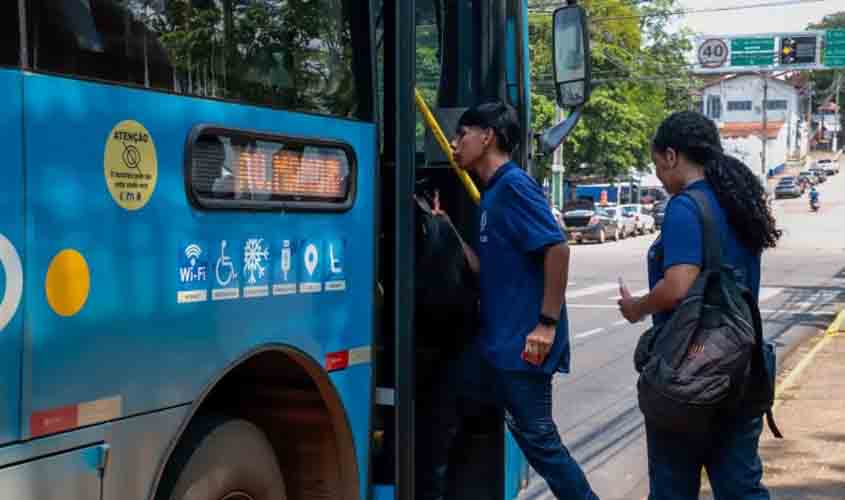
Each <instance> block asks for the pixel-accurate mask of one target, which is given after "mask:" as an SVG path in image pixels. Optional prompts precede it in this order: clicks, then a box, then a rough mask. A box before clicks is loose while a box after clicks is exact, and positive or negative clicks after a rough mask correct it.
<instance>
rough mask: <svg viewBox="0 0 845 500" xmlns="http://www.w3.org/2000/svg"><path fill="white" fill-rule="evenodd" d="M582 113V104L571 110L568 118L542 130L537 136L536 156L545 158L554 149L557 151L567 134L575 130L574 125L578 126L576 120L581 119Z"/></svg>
mask: <svg viewBox="0 0 845 500" xmlns="http://www.w3.org/2000/svg"><path fill="white" fill-rule="evenodd" d="M583 111H584V105H583V104H581V105H578V106H576V107H575V109H573V110H572V113H569V116H568V117H566V119H565V120H563V121H562V122H560V123H558V124H557V125H555V126H554V127H551V128H548V129H546V130H544V131H543V132H542V133H541V134H538V135H537V142H538V151H537V154H539V155H540V156H547V155H550V154H551V153H552V152H553V151H554V150H555V149H557V148H558V146H560V145H561V144H562V143H563V141H565V140H566V138H567V136H569V134H570V133H571V132H572V130H573V129H574V128H575V125H577V124H578V120H580V119H581V115H582V114H583Z"/></svg>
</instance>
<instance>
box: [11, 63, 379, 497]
mask: <svg viewBox="0 0 845 500" xmlns="http://www.w3.org/2000/svg"><path fill="white" fill-rule="evenodd" d="M24 87H25V95H26V98H25V105H24V108H25V114H26V146H25V149H26V154H27V155H28V158H27V174H28V179H29V180H28V182H27V188H26V195H27V210H28V212H27V224H28V227H27V238H28V244H29V247H28V259H27V275H28V276H29V277H30V281H29V286H28V287H27V290H26V304H27V316H26V317H27V322H28V325H29V328H28V330H29V334H30V335H31V343H30V345H29V346H28V350H27V352H26V353H25V356H24V359H25V366H24V373H25V374H26V376H27V378H28V384H27V387H28V389H29V392H28V394H25V398H24V401H25V408H24V409H23V415H24V419H25V421H24V422H23V428H24V434H25V436H26V437H35V436H38V435H45V434H50V433H53V432H61V431H64V430H68V429H69V428H73V427H75V426H79V425H84V424H85V423H86V422H87V423H96V422H97V421H107V420H111V419H116V418H123V417H128V416H131V415H137V414H139V413H144V412H151V411H156V410H159V409H161V408H167V407H172V406H176V405H181V404H185V403H189V402H191V401H193V400H194V399H195V398H196V397H197V396H198V395H199V394H200V392H201V391H202V390H204V389H207V388H208V385H209V384H210V383H211V382H212V381H213V380H215V379H216V378H217V377H218V376H219V375H220V373H221V372H222V371H223V370H224V369H225V368H227V367H228V366H230V364H231V363H232V362H234V361H235V360H237V359H239V358H241V357H242V356H243V355H244V354H245V353H247V352H250V351H252V350H254V349H255V348H257V347H258V346H262V345H268V344H283V345H288V346H292V347H293V348H295V349H297V350H299V351H302V352H303V353H305V354H306V355H307V356H309V357H311V358H312V359H314V360H315V361H316V362H317V363H318V364H319V365H321V366H322V365H323V364H324V360H325V359H326V355H327V354H328V353H333V352H338V351H345V350H348V349H351V348H359V350H363V351H364V352H365V353H366V355H365V356H363V357H362V358H361V359H360V363H361V366H355V367H350V368H349V369H348V370H346V372H348V373H344V372H336V373H335V374H333V375H332V380H333V381H334V382H335V383H336V384H339V385H341V386H354V387H355V390H354V391H352V390H347V389H346V388H345V387H339V391H338V392H339V394H340V395H341V398H342V401H343V403H344V405H345V408H346V410H347V414H348V415H349V422H350V425H351V426H352V428H353V433H354V435H355V439H356V446H357V447H358V450H357V455H358V457H359V460H361V462H360V463H359V473H360V474H361V478H362V484H366V481H365V480H364V479H365V478H366V477H367V476H366V475H367V467H366V465H367V461H366V460H363V457H366V452H367V448H368V442H369V440H368V438H367V432H368V425H369V411H370V410H369V408H370V393H371V391H370V390H369V389H367V390H361V388H362V387H366V388H369V387H370V375H371V363H370V362H369V348H370V345H371V343H372V333H373V299H374V279H373V276H374V258H373V255H374V252H375V248H374V245H375V234H374V231H375V228H374V224H373V220H374V218H375V213H374V192H373V185H374V178H373V170H374V162H375V144H376V138H375V126H374V125H373V124H369V123H362V122H355V121H350V120H340V119H336V118H331V117H325V116H316V115H303V114H295V113H288V112H284V111H279V110H274V109H267V108H259V107H253V106H245V105H239V104H234V103H227V102H220V101H212V100H206V99H198V98H191V97H184V96H177V95H172V94H165V93H160V92H150V91H144V90H140V89H132V88H127V87H121V86H114V85H107V84H101V83H95V82H88V81H81V80H75V79H69V78H62V77H54V76H49V75H42V74H27V75H26V78H25V82H24ZM124 120H134V121H136V122H138V123H140V124H142V125H143V126H144V127H145V129H146V130H147V131H148V132H149V135H150V137H151V138H152V141H153V142H154V145H155V151H156V157H157V163H158V167H157V170H158V174H157V180H156V185H155V189H154V191H153V194H152V196H151V198H150V200H149V202H148V203H147V204H146V205H145V206H144V207H143V208H140V209H138V210H135V211H129V210H125V209H124V208H121V206H119V205H118V204H117V203H116V202H115V200H114V199H113V198H112V196H111V194H110V193H109V190H108V188H107V185H106V178H105V174H104V150H105V146H106V141H107V139H108V138H109V137H110V136H111V134H112V130H113V128H114V127H115V126H116V125H117V124H119V123H121V122H123V121H124ZM199 124H210V125H214V126H219V127H223V128H231V129H243V130H255V131H260V132H262V133H268V134H279V135H283V136H293V137H304V138H316V139H321V140H332V141H337V142H340V143H343V144H346V145H348V146H349V147H351V149H352V150H353V151H354V153H355V156H356V165H357V167H356V168H357V170H358V174H357V175H356V179H355V183H356V186H355V191H356V195H355V200H354V204H353V206H352V207H351V209H349V210H348V211H345V212H339V213H335V212H304V213H287V212H259V211H241V210H238V211H235V210H226V211H206V210H200V209H197V208H195V207H193V206H192V205H191V204H190V203H189V201H188V196H187V195H186V187H185V165H184V161H185V149H186V140H187V137H188V135H189V133H190V132H191V130H192V129H193V128H194V127H195V126H197V125H199ZM143 161H146V160H142V164H141V167H142V168H144V164H143ZM224 239H225V240H227V241H230V242H237V244H231V246H230V248H232V247H234V248H235V250H234V251H233V253H232V254H231V255H232V256H233V257H234V258H235V259H238V258H239V257H240V256H241V254H242V253H243V252H242V250H243V248H238V246H240V245H243V243H244V242H246V241H247V240H261V241H262V242H263V245H265V247H267V246H269V254H268V255H270V256H271V257H270V258H268V259H267V261H265V265H269V266H272V265H273V264H274V262H275V261H276V260H278V258H277V257H276V256H277V255H278V254H279V253H280V251H279V246H280V242H281V240H282V239H291V240H302V241H307V242H309V243H313V244H315V246H316V247H317V248H320V250H319V253H322V254H323V255H320V256H319V259H320V261H321V262H326V259H327V258H328V257H327V256H326V255H325V253H326V252H325V248H327V247H328V245H329V243H330V242H333V243H334V244H337V245H343V250H342V253H340V254H339V255H334V258H335V265H337V266H341V267H342V268H343V271H344V273H345V280H346V289H345V290H343V291H339V292H327V291H324V292H321V293H313V294H302V293H297V294H294V295H286V296H281V295H280V296H273V294H272V290H271V291H270V293H269V296H267V297H261V298H244V297H243V295H241V296H240V298H238V299H234V300H225V301H214V300H212V298H211V290H210V289H211V288H212V287H213V286H212V283H213V282H214V280H215V277H214V271H213V267H214V262H213V259H214V256H215V251H216V250H215V249H216V248H219V245H220V243H221V241H222V240H224ZM338 242H343V244H338ZM190 243H193V244H196V245H198V246H199V247H200V248H201V251H202V252H201V253H200V255H199V256H195V258H196V259H197V260H198V261H200V260H202V259H203V258H205V259H207V260H206V261H205V264H206V266H207V267H208V270H209V271H210V272H208V273H207V274H208V275H209V276H208V278H207V279H208V285H207V286H206V288H207V289H208V298H207V300H206V301H203V302H195V303H177V292H179V291H180V286H181V285H182V283H181V282H180V280H181V277H180V273H179V269H178V268H179V266H180V259H183V255H184V252H185V250H186V246H187V245H188V244H190ZM64 249H73V250H75V251H77V252H78V253H79V254H80V255H82V257H83V258H84V259H85V262H86V264H87V268H88V274H89V275H90V289H89V293H88V295H87V300H85V301H84V305H83V306H82V308H81V309H80V310H79V311H78V312H77V313H75V314H72V315H65V316H63V315H60V314H57V312H56V311H55V310H54V309H53V308H52V307H51V305H50V304H49V303H48V300H47V297H45V295H46V294H45V284H44V280H45V276H46V275H47V274H48V270H49V269H50V266H51V262H53V263H54V265H55V261H54V259H57V255H58V254H59V253H60V252H61V251H62V250H64ZM209 255H210V257H207V256H209ZM294 258H296V256H295V257H294ZM300 264H301V265H302V266H304V265H305V263H304V261H303V262H301V263H300ZM192 265H193V264H192ZM320 265H323V264H320ZM240 267H241V270H242V267H243V266H240ZM267 269H268V271H267V272H268V273H269V272H270V270H271V269H272V267H267ZM320 269H322V268H320ZM253 274H254V273H253ZM73 278H74V279H76V278H78V276H73ZM241 278H242V279H241V285H242V286H243V284H244V281H245V279H244V276H241ZM270 288H271V289H272V285H271V286H270ZM241 293H242V292H241ZM74 412H76V415H75V419H76V420H73V418H74V415H73V413H74ZM86 412H87V413H86ZM83 413H86V414H85V415H83ZM69 415H70V416H69ZM68 419H70V420H68ZM86 419H87V420H86ZM45 422H53V423H54V424H55V425H54V426H52V427H51V426H50V425H49V424H45ZM56 422H58V423H56Z"/></svg>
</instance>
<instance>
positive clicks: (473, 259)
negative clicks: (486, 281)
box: [431, 190, 481, 274]
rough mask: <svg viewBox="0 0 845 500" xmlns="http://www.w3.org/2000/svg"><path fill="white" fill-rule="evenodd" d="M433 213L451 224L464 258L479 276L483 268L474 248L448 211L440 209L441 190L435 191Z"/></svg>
mask: <svg viewBox="0 0 845 500" xmlns="http://www.w3.org/2000/svg"><path fill="white" fill-rule="evenodd" d="M431 213H432V215H436V216H438V217H443V219H445V220H446V222H448V223H449V226H450V227H451V228H452V231H454V232H455V236H457V237H458V241H460V242H461V247H462V248H463V249H464V257H466V260H467V263H468V264H469V268H470V269H472V272H474V273H475V274H478V272H479V269H480V268H481V266H480V262H479V260H478V255H476V254H475V251H473V249H472V247H471V246H469V245H468V244H467V242H466V241H464V238H463V237H462V236H461V233H460V232H458V228H456V227H455V225H454V224H452V219H450V218H449V214H447V213H446V211H445V210H443V209H442V208H441V207H440V191H439V190H435V191H434V200H433V202H432V205H431Z"/></svg>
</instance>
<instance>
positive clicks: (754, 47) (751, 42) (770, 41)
mask: <svg viewBox="0 0 845 500" xmlns="http://www.w3.org/2000/svg"><path fill="white" fill-rule="evenodd" d="M774 51H775V39H774V38H734V39H733V40H731V52H733V53H734V54H736V53H737V52H774Z"/></svg>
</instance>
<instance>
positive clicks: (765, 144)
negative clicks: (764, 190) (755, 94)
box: [760, 73, 769, 187]
mask: <svg viewBox="0 0 845 500" xmlns="http://www.w3.org/2000/svg"><path fill="white" fill-rule="evenodd" d="M768 100H769V75H768V74H766V73H763V152H762V153H761V156H762V160H763V165H762V167H761V172H760V175H761V178H760V182H762V183H763V187H765V186H766V152H767V151H766V150H767V149H769V131H768V125H769V122H768V114H767V113H766V107H767V104H768Z"/></svg>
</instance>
